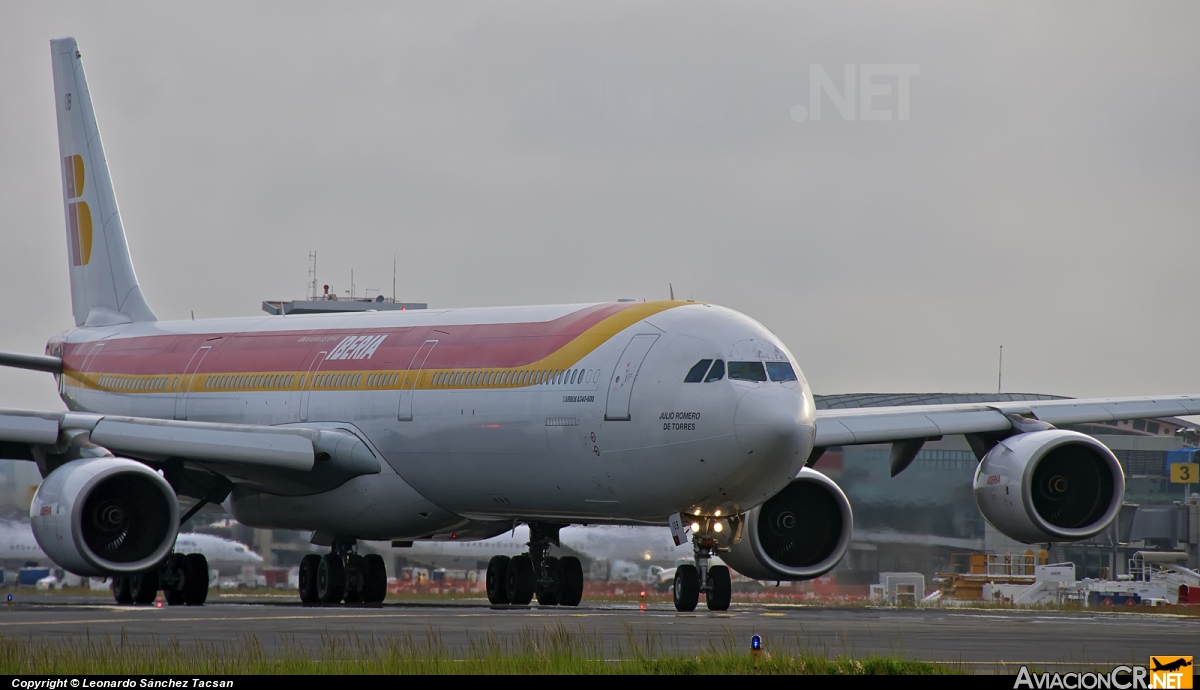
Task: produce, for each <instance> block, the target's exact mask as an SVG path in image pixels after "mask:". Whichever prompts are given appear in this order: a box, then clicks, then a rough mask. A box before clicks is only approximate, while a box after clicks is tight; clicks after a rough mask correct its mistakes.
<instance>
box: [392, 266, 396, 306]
mask: <svg viewBox="0 0 1200 690" xmlns="http://www.w3.org/2000/svg"><path fill="white" fill-rule="evenodd" d="M395 301H396V255H395V254H392V302H393V303H394V302H395Z"/></svg>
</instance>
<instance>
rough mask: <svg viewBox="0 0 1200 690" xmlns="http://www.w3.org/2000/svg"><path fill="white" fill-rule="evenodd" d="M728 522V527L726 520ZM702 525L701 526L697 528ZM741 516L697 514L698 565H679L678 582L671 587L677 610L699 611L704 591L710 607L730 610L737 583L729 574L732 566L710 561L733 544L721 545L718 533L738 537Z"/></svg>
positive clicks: (694, 547)
mask: <svg viewBox="0 0 1200 690" xmlns="http://www.w3.org/2000/svg"><path fill="white" fill-rule="evenodd" d="M722 522H724V523H728V527H727V526H726V524H722ZM696 527H699V529H695V528H696ZM740 527H741V519H740V516H736V515H731V516H729V517H728V518H725V519H724V520H723V521H722V520H717V519H715V518H711V517H697V518H695V522H694V523H693V530H692V550H693V552H694V553H695V556H696V565H681V566H679V567H678V568H676V569H675V582H674V586H673V587H672V588H671V593H672V598H673V599H674V600H675V610H676V611H684V612H687V611H695V610H696V606H697V604H699V603H700V593H701V592H703V593H704V600H705V601H704V603H705V604H706V605H707V606H708V610H709V611H728V610H729V603H730V601H732V599H733V583H732V581H731V579H730V576H729V568H728V567H727V566H724V565H710V564H709V561H710V560H711V559H712V557H713V556H715V555H716V554H717V553H719V552H721V551H728V550H729V547H727V546H721V544H720V541H719V539H718V535H719V534H721V533H726V534H730V535H734V536H733V540H734V541H736V540H737V538H738V536H740V532H741V530H740V529H739V528H740Z"/></svg>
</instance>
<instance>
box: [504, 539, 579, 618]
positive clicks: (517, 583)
mask: <svg viewBox="0 0 1200 690" xmlns="http://www.w3.org/2000/svg"><path fill="white" fill-rule="evenodd" d="M562 527H563V526H562V525H553V524H547V523H538V522H535V523H530V525H529V553H523V554H521V555H519V556H513V557H512V558H509V557H508V556H493V557H492V560H491V561H490V562H489V563H488V569H487V596H488V601H490V602H491V603H492V604H514V605H517V606H525V605H527V604H528V603H529V602H530V601H532V600H533V598H534V597H535V596H536V597H537V602H538V604H539V605H541V606H554V605H559V606H578V605H579V602H580V600H581V599H583V566H582V564H580V562H579V559H578V558H576V557H574V556H565V557H563V558H555V557H554V556H551V555H550V547H551V546H552V545H553V546H558V545H559V543H558V530H559V529H561V528H562Z"/></svg>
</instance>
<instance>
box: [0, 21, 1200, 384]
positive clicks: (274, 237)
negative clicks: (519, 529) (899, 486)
mask: <svg viewBox="0 0 1200 690" xmlns="http://www.w3.org/2000/svg"><path fill="white" fill-rule="evenodd" d="M1198 29H1200V4H1197V3H1194V2H1179V3H1154V4H1144V3H1137V4H1134V3H1090V2H1089V3H1083V2H1076V3H1055V4H1050V3H1025V4H1014V3H991V4H988V3H957V2H947V3H912V2H909V3H892V2H887V3H878V4H874V3H852V4H847V3H820V4H811V5H808V4H799V3H796V2H786V3H778V4H776V3H750V2H737V3H734V2H726V3H711V2H710V3H697V2H668V3H650V2H643V3H614V2H603V3H591V4H585V3H577V2H559V3H497V2H489V3H477V4H469V3H462V2H456V3H441V2H438V3H433V2H430V3H421V4H414V3H407V4H396V3H390V2H389V3H357V4H348V3H337V4H333V3H328V4H321V5H305V4H299V3H293V2H287V3H275V4H270V3H232V4H225V5H222V4H218V3H188V4H184V3H148V4H144V5H138V4H130V3H77V4H76V3H44V2H37V3H20V2H13V1H11V0H8V1H6V2H4V3H3V4H2V5H0V94H2V96H0V289H2V290H3V297H2V298H0V319H2V324H3V326H2V327H0V350H15V351H24V352H41V351H42V350H43V347H44V344H45V341H46V339H47V338H48V337H49V336H51V335H52V334H54V333H56V332H60V331H63V330H66V329H68V328H70V327H71V326H72V319H71V309H70V294H69V289H68V282H67V271H66V265H67V257H66V248H65V243H66V240H65V232H64V229H63V211H62V206H61V194H62V192H61V182H60V175H59V166H58V161H59V158H58V155H59V154H58V143H57V135H56V126H55V117H54V104H53V88H52V80H51V70H50V50H49V40H50V39H51V38H54V37H59V36H67V35H71V36H75V37H76V38H77V39H78V40H79V46H80V50H81V52H82V54H83V61H84V66H85V69H86V71H87V75H88V80H89V83H90V86H91V90H92V98H93V101H94V103H95V107H96V111H97V116H98V119H99V123H100V129H101V132H102V136H103V138H104V144H105V148H106V152H107V154H108V161H109V166H110V169H111V171H112V177H113V180H114V184H115V187H116V192H117V197H118V200H119V202H120V207H121V213H122V217H123V219H124V223H125V229H126V233H127V235H128V240H129V245H130V248H131V251H132V253H133V258H134V263H135V266H136V267H137V271H138V275H139V278H140V281H141V285H142V290H143V292H144V293H145V294H146V297H147V299H148V301H149V303H150V305H151V307H153V308H154V309H155V311H156V312H157V313H158V315H159V317H160V318H163V319H177V318H189V314H190V313H191V312H192V311H193V310H194V311H195V314H196V317H197V318H202V317H212V316H225V315H255V314H259V313H261V312H260V303H261V301H262V300H263V299H293V298H301V297H303V295H304V293H305V288H306V281H307V268H308V253H309V251H311V250H316V251H317V252H318V253H319V271H320V274H319V278H320V281H321V282H322V283H329V284H331V285H332V286H333V289H335V290H337V291H343V290H348V289H349V287H350V286H349V282H350V271H351V269H353V270H354V272H355V282H356V283H357V288H358V291H359V292H363V291H364V290H365V289H366V288H377V289H382V290H383V291H385V292H387V293H389V294H390V292H391V278H392V257H393V255H395V256H396V257H397V261H398V263H399V279H398V292H399V297H400V298H401V299H407V300H413V301H425V302H429V303H430V305H431V306H467V305H507V304H528V303H546V302H583V301H605V300H612V299H616V298H619V297H634V298H639V299H640V298H651V299H653V298H663V297H666V296H667V292H668V283H673V284H674V286H675V293H676V295H677V296H681V297H685V298H686V297H690V298H694V299H696V300H704V301H710V302H715V303H719V304H723V305H726V306H729V307H732V308H734V309H738V310H741V311H743V312H745V313H747V314H749V315H751V316H753V317H754V318H756V319H758V320H760V321H762V322H763V323H764V324H766V325H767V326H768V327H770V328H771V329H772V330H774V331H775V332H776V333H777V334H779V336H780V337H781V338H783V340H784V341H785V342H786V343H787V345H788V346H789V347H790V348H791V349H792V351H793V352H794V353H795V355H796V356H797V358H798V359H799V361H800V363H801V366H802V367H803V369H804V371H805V373H806V375H807V377H808V379H809V381H810V382H811V383H812V384H813V387H814V389H815V392H817V393H848V392H899V391H953V392H957V391H972V392H973V391H992V390H995V388H996V373H997V372H996V368H997V347H998V346H999V345H1000V344H1001V343H1003V345H1004V362H1005V367H1004V371H1005V377H1004V387H1005V389H1006V390H1010V391H1015V390H1020V391H1029V392H1045V393H1057V394H1063V395H1073V396H1103V395H1141V394H1154V393H1183V392H1191V393H1197V392H1200V367H1197V354H1200V314H1197V304H1198V303H1200V301H1198V300H1197V299H1196V297H1197V287H1196V286H1197V285H1198V284H1200V275H1198V272H1197V269H1196V264H1197V259H1198V258H1200V232H1198V230H1200V228H1198V224H1200V184H1198V183H1200V88H1198V87H1200V83H1198V79H1197V76H1196V67H1197V65H1200V41H1198V40H1197V35H1198ZM845 65H851V66H852V69H853V70H854V71H855V76H856V78H857V79H858V80H859V84H858V85H859V86H862V84H861V81H862V78H863V74H864V73H866V74H867V76H868V83H867V84H866V85H867V87H868V88H874V89H875V90H876V91H879V92H881V93H880V95H875V96H872V99H871V109H872V110H874V111H881V112H884V113H888V114H890V115H891V121H868V120H865V119H864V118H865V117H866V116H865V115H864V111H865V109H864V107H863V105H864V103H863V101H862V98H861V97H859V98H857V99H856V100H857V102H856V105H855V108H852V109H849V116H848V117H847V116H845V115H843V114H842V113H839V111H838V109H837V108H836V103H835V100H834V99H833V96H832V95H830V94H829V93H828V92H825V91H822V92H821V94H822V99H823V102H822V118H821V119H820V120H814V119H813V118H811V117H810V118H808V119H803V114H804V113H808V112H811V111H812V106H813V104H812V103H811V102H810V100H811V99H810V95H811V94H810V79H811V78H812V76H813V74H814V73H816V74H827V75H829V77H830V82H831V83H832V84H834V85H836V86H838V87H839V88H840V87H842V80H843V77H844V74H845V72H844V70H845ZM873 65H874V66H880V65H882V66H884V67H883V69H884V70H885V71H887V70H892V71H893V72H895V71H906V72H908V73H910V74H911V73H913V72H914V70H915V72H916V73H915V74H913V76H910V77H908V84H907V89H906V95H907V99H908V105H909V111H908V114H907V115H908V117H907V119H906V120H901V119H900V112H899V109H900V100H901V99H900V93H899V92H900V90H901V89H900V86H901V84H900V79H899V77H896V76H894V75H892V76H889V75H887V74H884V75H882V76H880V75H876V76H873V77H872V76H870V72H871V70H873V69H875V70H877V69H878V68H875V67H871V66H873ZM889 91H890V93H889ZM858 95H859V96H861V94H858ZM843 105H844V106H845V105H846V104H843ZM797 106H801V107H800V108H797ZM798 120H801V121H798ZM0 406H4V407H33V408H56V407H60V406H61V403H59V402H58V399H57V398H56V396H55V395H54V390H53V385H52V380H51V378H50V377H49V376H48V375H45V374H37V373H29V372H18V371H13V370H3V369H0Z"/></svg>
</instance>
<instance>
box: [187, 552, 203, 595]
mask: <svg viewBox="0 0 1200 690" xmlns="http://www.w3.org/2000/svg"><path fill="white" fill-rule="evenodd" d="M207 600H208V559H207V558H205V557H204V554H202V553H189V554H188V555H186V556H184V557H183V603H185V604H187V605H188V606H203V605H204V602H205V601H207Z"/></svg>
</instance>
